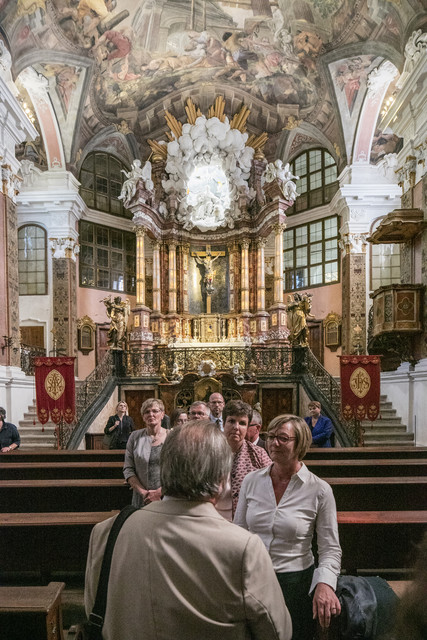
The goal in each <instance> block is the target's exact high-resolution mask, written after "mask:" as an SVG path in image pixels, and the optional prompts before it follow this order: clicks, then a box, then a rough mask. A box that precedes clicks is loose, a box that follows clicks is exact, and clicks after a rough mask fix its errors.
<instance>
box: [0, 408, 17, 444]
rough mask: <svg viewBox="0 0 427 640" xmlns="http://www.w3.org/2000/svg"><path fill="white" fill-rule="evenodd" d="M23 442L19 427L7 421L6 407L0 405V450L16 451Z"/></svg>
mask: <svg viewBox="0 0 427 640" xmlns="http://www.w3.org/2000/svg"><path fill="white" fill-rule="evenodd" d="M20 444H21V438H20V437H19V433H18V429H17V428H16V427H15V425H14V424H12V423H11V422H6V409H3V407H0V451H1V453H9V451H15V450H16V449H17V448H18V447H19V445H20Z"/></svg>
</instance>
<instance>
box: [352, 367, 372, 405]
mask: <svg viewBox="0 0 427 640" xmlns="http://www.w3.org/2000/svg"><path fill="white" fill-rule="evenodd" d="M370 388H371V376H370V375H369V373H368V372H367V371H366V369H362V367H357V369H355V370H354V371H353V373H352V374H351V376H350V389H351V390H352V391H353V393H354V395H355V396H357V397H358V398H364V397H365V396H366V394H367V393H368V391H369V389H370Z"/></svg>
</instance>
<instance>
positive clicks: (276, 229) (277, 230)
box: [273, 222, 286, 235]
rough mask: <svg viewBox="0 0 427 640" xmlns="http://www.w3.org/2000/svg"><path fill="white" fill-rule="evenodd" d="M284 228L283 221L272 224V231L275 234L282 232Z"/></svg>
mask: <svg viewBox="0 0 427 640" xmlns="http://www.w3.org/2000/svg"><path fill="white" fill-rule="evenodd" d="M285 229H286V223H285V222H276V224H274V225H273V231H274V234H275V235H278V234H279V233H283V232H284V230H285Z"/></svg>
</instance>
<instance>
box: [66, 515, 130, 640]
mask: <svg viewBox="0 0 427 640" xmlns="http://www.w3.org/2000/svg"><path fill="white" fill-rule="evenodd" d="M135 511H139V509H138V507H134V506H133V505H131V504H129V505H127V506H126V507H124V508H123V509H122V510H121V511H120V513H119V515H118V516H117V518H116V519H115V521H114V523H113V526H112V527H111V531H110V533H109V536H108V540H107V544H106V545H105V551H104V558H103V560H102V566H101V572H100V574H99V582H98V588H97V590H96V598H95V604H94V605H93V609H92V613H91V614H90V615H89V619H88V620H87V621H86V622H85V623H84V624H83V625H81V628H80V629H79V633H80V635H78V636H77V637H78V638H79V640H102V627H103V626H104V618H105V610H106V608H107V593H108V580H109V577H110V569H111V559H112V557H113V550H114V545H115V543H116V540H117V536H118V535H119V532H120V529H121V528H122V526H123V525H124V523H125V522H126V520H127V519H128V518H129V516H131V515H132V513H134V512H135Z"/></svg>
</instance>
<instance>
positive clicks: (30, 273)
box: [18, 224, 47, 296]
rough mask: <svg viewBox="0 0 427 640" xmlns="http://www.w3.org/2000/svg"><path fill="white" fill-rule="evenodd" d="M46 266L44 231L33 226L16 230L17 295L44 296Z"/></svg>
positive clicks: (45, 289) (45, 291)
mask: <svg viewBox="0 0 427 640" xmlns="http://www.w3.org/2000/svg"><path fill="white" fill-rule="evenodd" d="M46 264H47V263H46V231H45V230H44V229H43V228H42V227H39V226H38V225H35V224H34V225H31V224H28V225H25V226H24V227H21V228H20V229H19V230H18V270H19V295H21V296H43V295H46V293H47V272H46Z"/></svg>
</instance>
